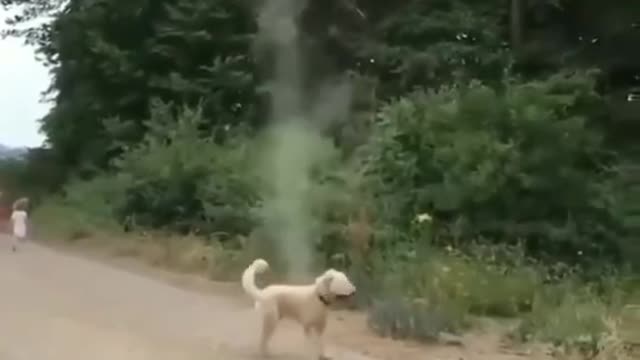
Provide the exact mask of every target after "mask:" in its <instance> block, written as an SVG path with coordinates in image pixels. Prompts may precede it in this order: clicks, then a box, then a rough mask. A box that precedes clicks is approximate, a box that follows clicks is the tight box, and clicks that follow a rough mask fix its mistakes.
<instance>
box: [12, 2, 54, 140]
mask: <svg viewBox="0 0 640 360" xmlns="http://www.w3.org/2000/svg"><path fill="white" fill-rule="evenodd" d="M9 14H10V13H9V12H7V11H5V10H3V9H1V8H0V29H3V28H6V25H5V24H4V19H6V18H7V17H8V16H9ZM0 54H2V56H0V144H3V145H5V146H8V147H12V148H20V147H29V148H33V147H39V146H42V145H43V144H44V141H45V140H46V137H45V136H44V135H43V134H41V133H40V122H39V119H41V118H42V117H44V116H45V115H46V114H47V113H48V112H49V110H50V109H51V106H50V104H47V103H41V102H40V99H41V93H42V92H43V91H45V90H47V88H48V87H49V84H50V75H49V72H48V69H46V68H45V67H44V66H43V65H42V64H41V63H39V62H38V61H37V60H36V59H35V53H34V49H33V47H29V46H25V45H24V44H23V40H22V39H17V38H7V39H0Z"/></svg>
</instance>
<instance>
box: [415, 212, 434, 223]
mask: <svg viewBox="0 0 640 360" xmlns="http://www.w3.org/2000/svg"><path fill="white" fill-rule="evenodd" d="M432 220H433V218H431V215H429V214H428V213H422V214H418V215H417V216H416V219H415V221H416V222H417V223H423V222H425V221H428V222H431V221H432Z"/></svg>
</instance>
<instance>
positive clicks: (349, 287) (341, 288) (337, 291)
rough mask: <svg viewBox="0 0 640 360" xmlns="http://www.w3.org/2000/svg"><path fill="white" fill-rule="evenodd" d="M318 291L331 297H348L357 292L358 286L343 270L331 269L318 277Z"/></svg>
mask: <svg viewBox="0 0 640 360" xmlns="http://www.w3.org/2000/svg"><path fill="white" fill-rule="evenodd" d="M316 287H317V290H318V293H319V294H320V295H322V296H327V297H330V298H334V299H335V298H338V299H343V298H348V297H351V296H352V295H353V294H355V293H356V287H355V285H353V283H351V281H350V280H349V278H348V277H347V275H345V274H344V273H343V272H341V271H338V270H334V269H329V270H327V271H325V272H324V274H322V275H320V276H318V277H317V278H316Z"/></svg>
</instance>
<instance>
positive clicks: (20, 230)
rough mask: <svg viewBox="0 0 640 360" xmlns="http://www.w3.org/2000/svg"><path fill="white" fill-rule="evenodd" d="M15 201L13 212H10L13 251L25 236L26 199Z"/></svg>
mask: <svg viewBox="0 0 640 360" xmlns="http://www.w3.org/2000/svg"><path fill="white" fill-rule="evenodd" d="M20 200H22V201H20V202H16V204H14V206H13V212H12V213H11V224H12V225H13V237H12V239H13V244H12V246H11V249H12V250H13V251H14V252H15V251H17V250H18V245H19V243H21V242H24V240H25V239H26V237H27V211H26V207H27V206H26V204H27V201H28V200H27V201H25V200H23V199H20Z"/></svg>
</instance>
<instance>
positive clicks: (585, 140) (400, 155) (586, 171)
mask: <svg viewBox="0 0 640 360" xmlns="http://www.w3.org/2000/svg"><path fill="white" fill-rule="evenodd" d="M598 102H599V97H598V95H597V94H596V93H595V92H594V91H593V83H592V81H591V80H590V79H589V78H588V77H585V76H584V75H581V74H573V75H557V76H554V77H551V78H549V79H547V80H544V81H534V82H525V83H518V82H507V83H505V86H504V88H503V89H502V90H494V89H492V88H490V87H487V86H484V85H481V84H478V83H472V84H470V85H469V86H457V87H448V88H443V89H441V90H440V91H437V92H429V93H424V92H419V93H416V94H413V95H411V96H410V97H406V98H403V99H400V100H398V101H395V102H392V103H391V104H389V105H388V106H386V107H385V108H384V109H383V110H382V112H381V114H380V120H379V121H378V122H377V124H376V126H375V128H374V132H373V140H372V142H371V143H370V144H369V148H368V151H367V153H366V156H365V158H364V160H365V166H366V167H367V169H368V172H369V174H370V175H369V176H370V179H371V186H373V187H375V190H374V192H375V193H376V194H378V196H379V198H380V202H381V204H382V206H381V208H383V209H388V210H385V213H384V214H382V216H383V217H384V218H385V219H387V220H390V221H393V222H394V223H397V224H407V223H408V222H410V221H411V220H412V219H413V218H414V216H415V214H418V213H421V212H429V213H433V214H435V216H436V217H437V219H438V220H439V221H440V222H441V224H440V225H441V226H440V228H441V230H440V234H439V236H443V237H444V238H443V239H440V240H444V241H446V242H449V241H454V242H457V243H459V242H464V241H469V240H470V239H475V238H478V237H485V238H489V239H496V240H497V241H514V240H517V239H523V240H527V242H528V245H529V247H530V248H531V250H533V251H534V252H536V253H546V254H547V255H551V254H555V255H557V256H562V257H565V258H568V259H576V258H578V257H579V256H578V254H585V255H587V253H589V254H594V255H595V254H596V253H597V254H604V253H607V254H609V255H613V256H615V255H616V251H617V250H616V245H615V244H616V241H617V235H616V234H617V233H618V231H619V227H620V224H619V219H618V220H616V214H615V209H616V208H615V207H616V197H615V196H614V193H612V187H613V184H612V182H611V180H610V179H611V177H612V175H613V174H612V173H611V172H609V171H607V166H608V162H609V161H611V159H610V158H609V156H608V154H607V150H606V147H605V145H604V143H603V139H602V136H601V135H600V134H599V132H598V129H597V127H595V126H594V125H593V122H592V121H591V120H592V117H593V116H592V114H593V112H592V109H593V108H594V107H595V106H597V104H598ZM401 226H402V225H401Z"/></svg>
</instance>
